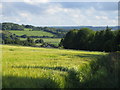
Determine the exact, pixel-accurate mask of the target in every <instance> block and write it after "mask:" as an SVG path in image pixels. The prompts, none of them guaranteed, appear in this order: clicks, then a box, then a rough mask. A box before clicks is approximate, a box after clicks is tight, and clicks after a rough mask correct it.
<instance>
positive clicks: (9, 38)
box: [0, 31, 57, 48]
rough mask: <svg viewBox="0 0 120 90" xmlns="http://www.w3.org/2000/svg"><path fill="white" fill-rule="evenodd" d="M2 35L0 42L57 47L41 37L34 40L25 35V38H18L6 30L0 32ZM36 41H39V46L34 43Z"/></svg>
mask: <svg viewBox="0 0 120 90" xmlns="http://www.w3.org/2000/svg"><path fill="white" fill-rule="evenodd" d="M0 35H2V44H17V45H22V46H34V47H53V48H57V46H55V45H52V44H49V43H46V42H44V41H43V39H36V40H35V41H34V40H33V39H32V38H30V37H27V39H26V40H20V39H19V38H18V37H17V36H16V35H15V34H12V33H10V32H8V31H2V33H0ZM37 43H41V45H40V46H38V45H36V44H37Z"/></svg>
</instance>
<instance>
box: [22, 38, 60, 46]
mask: <svg viewBox="0 0 120 90" xmlns="http://www.w3.org/2000/svg"><path fill="white" fill-rule="evenodd" d="M33 39H34V40H36V39H40V38H33ZM41 39H43V41H44V42H46V43H50V44H54V45H56V46H57V45H58V44H59V43H60V41H61V38H41ZM20 40H26V38H20Z"/></svg>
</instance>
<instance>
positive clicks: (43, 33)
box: [9, 30, 54, 36]
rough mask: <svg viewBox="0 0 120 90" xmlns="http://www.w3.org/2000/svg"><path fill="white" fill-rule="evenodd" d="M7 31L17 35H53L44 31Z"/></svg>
mask: <svg viewBox="0 0 120 90" xmlns="http://www.w3.org/2000/svg"><path fill="white" fill-rule="evenodd" d="M9 32H11V33H13V34H16V35H18V36H21V35H27V36H54V35H53V34H52V33H48V32H44V31H28V30H24V31H17V30H9Z"/></svg>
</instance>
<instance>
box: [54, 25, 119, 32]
mask: <svg viewBox="0 0 120 90" xmlns="http://www.w3.org/2000/svg"><path fill="white" fill-rule="evenodd" d="M52 28H57V29H65V30H70V29H81V28H90V29H92V30H95V31H99V30H105V29H106V26H96V27H95V26H53V27H52ZM109 28H112V30H118V26H109Z"/></svg>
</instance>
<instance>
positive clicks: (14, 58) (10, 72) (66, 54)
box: [2, 45, 106, 88]
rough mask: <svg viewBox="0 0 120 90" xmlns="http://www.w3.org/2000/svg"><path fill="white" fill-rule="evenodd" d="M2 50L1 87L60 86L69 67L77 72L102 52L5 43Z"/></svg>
mask: <svg viewBox="0 0 120 90" xmlns="http://www.w3.org/2000/svg"><path fill="white" fill-rule="evenodd" d="M2 49H3V59H2V69H3V74H2V76H3V87H29V88H30V87H31V88H38V87H40V88H44V87H49V86H50V87H60V88H64V87H65V85H66V77H67V76H68V74H69V73H68V71H69V69H75V70H76V71H77V70H79V68H81V66H82V65H84V64H87V63H89V62H90V61H91V60H96V59H98V58H99V57H101V56H102V55H105V54H106V53H103V52H87V51H76V50H60V49H46V48H34V47H23V46H9V45H2ZM31 80H32V81H31ZM16 83H17V84H16ZM48 84H49V85H48ZM21 85H22V86H21Z"/></svg>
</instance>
